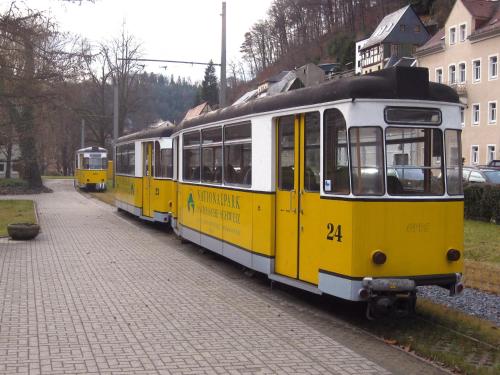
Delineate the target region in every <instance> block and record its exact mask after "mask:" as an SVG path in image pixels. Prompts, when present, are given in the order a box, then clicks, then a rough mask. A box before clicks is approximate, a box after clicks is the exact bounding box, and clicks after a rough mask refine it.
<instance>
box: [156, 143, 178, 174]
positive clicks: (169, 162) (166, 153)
mask: <svg viewBox="0 0 500 375" xmlns="http://www.w3.org/2000/svg"><path fill="white" fill-rule="evenodd" d="M172 155H173V154H172V149H171V148H163V149H162V148H160V142H158V141H157V142H155V177H160V178H162V177H163V178H172V176H173V172H174V168H173V159H172Z"/></svg>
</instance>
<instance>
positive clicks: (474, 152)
mask: <svg viewBox="0 0 500 375" xmlns="http://www.w3.org/2000/svg"><path fill="white" fill-rule="evenodd" d="M470 162H471V164H479V146H477V145H474V146H471V151H470Z"/></svg>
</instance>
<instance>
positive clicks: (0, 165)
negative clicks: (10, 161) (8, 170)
mask: <svg viewBox="0 0 500 375" xmlns="http://www.w3.org/2000/svg"><path fill="white" fill-rule="evenodd" d="M0 172H1V173H3V172H5V163H0Z"/></svg>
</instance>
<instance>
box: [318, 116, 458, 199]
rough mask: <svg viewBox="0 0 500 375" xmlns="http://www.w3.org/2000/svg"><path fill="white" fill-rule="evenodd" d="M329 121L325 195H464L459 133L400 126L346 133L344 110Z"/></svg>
mask: <svg viewBox="0 0 500 375" xmlns="http://www.w3.org/2000/svg"><path fill="white" fill-rule="evenodd" d="M324 116H325V117H324V133H323V134H324V138H323V142H324V150H325V153H324V162H323V168H324V169H323V178H324V181H323V184H324V191H325V193H327V194H349V192H352V194H354V195H372V196H382V195H385V194H389V195H392V196H443V195H444V194H445V187H447V192H448V195H462V194H463V187H462V154H461V148H462V146H461V143H460V136H461V131H460V130H456V129H446V130H441V129H440V128H437V127H434V126H433V127H431V126H425V127H424V126H407V125H406V126H405V125H399V124H397V125H396V124H395V125H392V126H389V127H387V128H386V129H385V130H384V129H382V128H381V127H378V126H366V127H351V128H350V129H349V130H348V131H347V129H346V122H345V119H344V116H343V115H342V113H341V112H340V111H339V110H337V109H330V110H327V111H325V114H324ZM347 146H348V147H347ZM347 148H348V149H349V157H347ZM384 151H385V152H384ZM384 164H385V165H384ZM349 177H350V179H349Z"/></svg>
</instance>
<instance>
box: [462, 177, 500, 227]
mask: <svg viewBox="0 0 500 375" xmlns="http://www.w3.org/2000/svg"><path fill="white" fill-rule="evenodd" d="M464 214H465V217H466V218H467V219H475V220H485V221H495V222H496V223H498V224H500V186H499V185H490V184H469V185H466V186H464Z"/></svg>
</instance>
